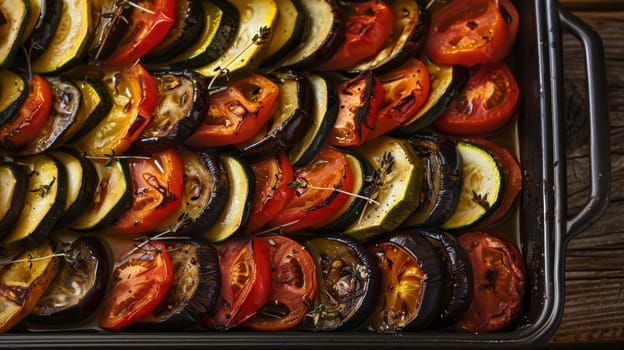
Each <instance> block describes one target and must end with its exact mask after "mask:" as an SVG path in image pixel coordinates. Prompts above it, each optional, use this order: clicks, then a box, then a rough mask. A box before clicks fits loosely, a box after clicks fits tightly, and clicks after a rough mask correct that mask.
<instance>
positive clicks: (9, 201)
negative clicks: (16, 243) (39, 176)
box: [0, 163, 28, 239]
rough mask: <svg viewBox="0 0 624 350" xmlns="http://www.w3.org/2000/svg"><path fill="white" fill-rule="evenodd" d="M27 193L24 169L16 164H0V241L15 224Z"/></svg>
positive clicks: (26, 176)
mask: <svg viewBox="0 0 624 350" xmlns="http://www.w3.org/2000/svg"><path fill="white" fill-rule="evenodd" d="M26 192H28V174H27V172H26V169H25V168H24V167H23V166H21V165H19V164H16V163H0V239H2V238H3V237H4V236H5V235H6V234H8V233H9V232H10V231H11V229H12V228H13V225H15V223H16V222H17V220H18V219H19V217H20V213H21V212H22V207H23V206H24V200H25V199H26Z"/></svg>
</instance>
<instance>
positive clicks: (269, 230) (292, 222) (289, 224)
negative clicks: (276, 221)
mask: <svg viewBox="0 0 624 350" xmlns="http://www.w3.org/2000/svg"><path fill="white" fill-rule="evenodd" d="M299 221H301V220H300V219H297V220H293V221H290V222H287V223H285V224H282V225H279V226H275V227H270V228H268V229H266V230H263V231H260V232H256V233H254V236H261V235H264V234H267V233H271V232H274V231H278V230H279V231H280V233H281V232H282V229H283V228H284V227H288V226H292V225H294V224H296V223H298V222H299Z"/></svg>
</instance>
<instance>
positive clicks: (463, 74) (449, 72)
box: [394, 59, 468, 136]
mask: <svg viewBox="0 0 624 350" xmlns="http://www.w3.org/2000/svg"><path fill="white" fill-rule="evenodd" d="M423 62H425V63H426V64H427V70H428V71H429V77H430V78H431V92H430V93H429V98H428V99H427V102H425V105H424V106H422V107H421V108H420V110H419V111H418V113H416V114H415V115H414V116H413V117H411V118H410V119H408V120H407V121H406V122H405V123H404V124H403V125H401V127H399V128H398V129H397V130H396V131H395V132H394V134H396V135H398V136H409V135H412V134H414V133H417V132H418V131H420V130H421V129H423V128H424V127H426V126H428V125H429V124H431V123H433V121H434V120H436V119H437V118H438V117H439V116H440V115H442V113H443V112H444V110H445V109H446V107H448V105H449V104H450V103H451V100H453V97H455V95H457V93H459V91H461V89H462V87H463V86H464V84H465V83H466V81H467V80H468V69H467V68H466V67H462V66H458V65H456V66H440V65H436V64H433V63H431V62H430V61H429V60H428V59H424V60H423Z"/></svg>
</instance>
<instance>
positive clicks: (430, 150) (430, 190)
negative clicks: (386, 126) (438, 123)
mask: <svg viewBox="0 0 624 350" xmlns="http://www.w3.org/2000/svg"><path fill="white" fill-rule="evenodd" d="M409 140H410V143H411V144H412V146H413V147H414V150H415V151H416V153H417V154H418V155H419V156H420V157H421V158H422V160H423V161H424V165H425V176H424V178H423V180H424V182H423V187H422V194H421V196H420V203H419V204H418V207H417V208H416V210H415V211H414V212H413V213H412V215H410V217H409V218H407V220H405V221H404V222H403V224H402V226H405V227H410V226H427V227H434V226H436V227H439V226H440V225H442V224H444V222H446V220H448V219H449V218H450V217H451V215H453V213H454V212H455V210H456V209H457V204H458V203H459V195H460V193H461V186H462V181H463V176H462V158H461V156H460V155H459V152H458V151H457V149H456V147H455V143H454V142H453V141H451V140H450V139H449V138H448V137H446V136H444V135H440V134H419V135H414V136H413V137H411V138H410V139H409Z"/></svg>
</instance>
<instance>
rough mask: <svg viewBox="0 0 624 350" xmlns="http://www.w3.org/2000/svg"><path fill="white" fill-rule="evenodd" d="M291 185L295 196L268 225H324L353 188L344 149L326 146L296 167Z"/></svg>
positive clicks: (289, 228)
mask: <svg viewBox="0 0 624 350" xmlns="http://www.w3.org/2000/svg"><path fill="white" fill-rule="evenodd" d="M290 186H291V187H293V188H295V189H296V192H295V196H294V197H293V199H292V200H290V201H289V202H288V203H287V205H286V206H285V207H284V209H282V211H280V212H279V214H277V216H275V218H273V220H271V221H270V222H269V225H270V226H271V227H280V229H281V230H282V231H284V232H294V231H297V230H302V229H306V228H314V227H321V226H323V225H325V224H327V223H328V222H329V220H330V219H332V218H333V216H334V214H335V213H337V212H338V211H340V209H341V208H342V207H343V206H344V205H345V204H346V203H347V200H348V199H349V196H348V195H347V194H346V193H345V192H347V193H349V192H351V191H353V173H352V172H351V167H350V166H349V163H348V161H347V158H346V157H345V155H344V154H343V153H342V152H340V151H338V150H336V149H333V148H331V147H329V146H325V147H323V148H321V150H320V151H319V153H318V154H317V155H316V157H315V158H314V160H313V161H312V162H311V163H310V164H308V165H306V166H305V167H302V168H300V169H297V170H296V171H295V181H293V182H292V183H291V184H290ZM336 190H341V191H343V192H339V191H336Z"/></svg>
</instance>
